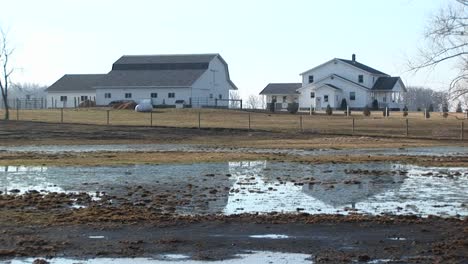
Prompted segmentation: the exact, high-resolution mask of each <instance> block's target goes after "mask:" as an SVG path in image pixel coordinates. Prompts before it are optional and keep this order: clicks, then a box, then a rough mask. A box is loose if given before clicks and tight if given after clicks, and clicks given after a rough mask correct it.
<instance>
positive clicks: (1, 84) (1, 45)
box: [0, 29, 13, 120]
mask: <svg viewBox="0 0 468 264" xmlns="http://www.w3.org/2000/svg"><path fill="white" fill-rule="evenodd" d="M0 37H1V39H0V64H1V65H0V66H1V69H0V90H1V92H2V99H3V103H4V107H5V120H8V119H10V107H9V105H8V88H9V87H8V86H9V84H10V76H11V74H12V73H13V69H12V68H10V65H9V62H10V61H9V59H10V56H11V54H12V53H13V50H12V49H9V48H8V42H7V34H6V33H5V32H4V31H3V30H1V29H0Z"/></svg>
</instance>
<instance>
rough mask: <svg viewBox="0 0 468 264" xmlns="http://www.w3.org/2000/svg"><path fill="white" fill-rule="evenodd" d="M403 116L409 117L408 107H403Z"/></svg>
mask: <svg viewBox="0 0 468 264" xmlns="http://www.w3.org/2000/svg"><path fill="white" fill-rule="evenodd" d="M403 116H408V107H407V106H406V105H405V107H403Z"/></svg>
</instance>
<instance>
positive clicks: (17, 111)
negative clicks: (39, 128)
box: [16, 99, 19, 121]
mask: <svg viewBox="0 0 468 264" xmlns="http://www.w3.org/2000/svg"><path fill="white" fill-rule="evenodd" d="M16 100H18V99H16ZM16 120H18V121H19V105H18V104H16Z"/></svg>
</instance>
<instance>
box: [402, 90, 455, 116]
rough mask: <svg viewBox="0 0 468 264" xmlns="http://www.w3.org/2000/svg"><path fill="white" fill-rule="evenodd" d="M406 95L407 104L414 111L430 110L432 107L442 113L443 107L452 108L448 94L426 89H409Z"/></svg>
mask: <svg viewBox="0 0 468 264" xmlns="http://www.w3.org/2000/svg"><path fill="white" fill-rule="evenodd" d="M407 91H408V92H406V93H405V95H404V99H405V104H406V105H407V106H408V108H409V109H410V110H412V111H414V110H417V109H418V108H419V109H424V108H429V106H430V105H432V106H433V107H434V108H435V110H437V111H442V107H443V106H447V107H448V108H450V100H449V96H448V92H446V91H434V90H432V89H430V88H424V87H411V86H410V87H407Z"/></svg>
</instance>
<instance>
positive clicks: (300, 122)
mask: <svg viewBox="0 0 468 264" xmlns="http://www.w3.org/2000/svg"><path fill="white" fill-rule="evenodd" d="M299 124H300V126H301V132H303V131H304V130H303V128H302V115H300V116H299Z"/></svg>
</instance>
